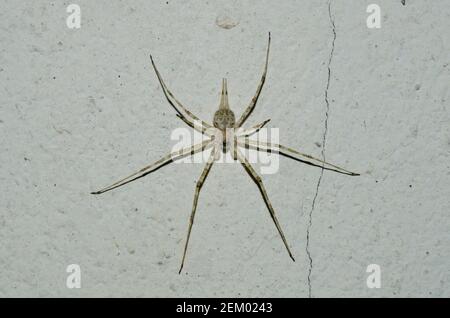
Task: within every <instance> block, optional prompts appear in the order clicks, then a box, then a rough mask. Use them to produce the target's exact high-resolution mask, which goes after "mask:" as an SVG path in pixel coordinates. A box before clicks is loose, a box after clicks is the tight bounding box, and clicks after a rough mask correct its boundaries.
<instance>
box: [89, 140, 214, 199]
mask: <svg viewBox="0 0 450 318" xmlns="http://www.w3.org/2000/svg"><path fill="white" fill-rule="evenodd" d="M211 145H212V141H211V140H205V141H203V142H202V143H198V144H196V145H193V146H191V147H186V148H183V149H181V150H178V151H174V152H172V153H170V154H168V155H166V156H164V157H162V158H161V159H159V160H158V161H156V162H154V163H152V164H150V165H148V166H146V167H144V168H142V169H140V170H139V171H137V172H135V173H133V174H131V175H129V176H128V177H125V178H123V179H120V180H119V181H117V182H114V183H113V184H111V185H109V186H107V187H105V188H103V189H101V190H99V191H94V192H91V194H102V193H105V192H108V191H110V190H112V189H115V188H118V187H121V186H123V185H125V184H127V183H130V182H132V181H135V180H137V179H140V178H142V177H145V176H146V175H148V174H150V173H152V172H154V171H156V170H158V169H159V168H162V167H164V166H166V165H168V164H170V163H172V162H174V161H176V160H178V159H181V158H184V157H187V156H191V155H194V154H196V153H198V152H200V151H203V150H205V149H207V148H208V147H211Z"/></svg>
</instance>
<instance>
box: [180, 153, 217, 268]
mask: <svg viewBox="0 0 450 318" xmlns="http://www.w3.org/2000/svg"><path fill="white" fill-rule="evenodd" d="M217 152H219V155H220V148H217V147H213V149H212V152H211V154H210V156H209V158H208V161H207V163H206V166H205V168H203V172H202V174H201V176H200V178H199V179H198V181H197V184H196V185H195V194H194V202H193V203H192V212H191V217H190V218H189V227H188V232H187V237H186V243H185V245H184V251H183V259H182V260H181V266H180V270H179V271H178V274H180V273H181V270H182V269H183V266H184V260H185V259H186V251H187V247H188V245H189V238H190V237H191V230H192V225H193V224H194V218H195V212H196V211H197V203H198V197H199V195H200V190H201V189H202V187H203V183H204V182H205V180H206V177H207V176H208V173H209V171H210V170H211V168H212V165H213V163H214V161H215V160H216V159H215V156H216V153H217Z"/></svg>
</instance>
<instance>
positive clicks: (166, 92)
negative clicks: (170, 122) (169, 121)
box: [150, 55, 212, 132]
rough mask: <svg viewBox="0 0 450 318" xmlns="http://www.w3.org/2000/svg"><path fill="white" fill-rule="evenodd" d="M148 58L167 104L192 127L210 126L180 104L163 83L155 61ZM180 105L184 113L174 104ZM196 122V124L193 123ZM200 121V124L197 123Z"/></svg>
mask: <svg viewBox="0 0 450 318" xmlns="http://www.w3.org/2000/svg"><path fill="white" fill-rule="evenodd" d="M150 60H151V61H152V65H153V69H154V70H155V73H156V76H157V77H158V80H159V83H160V84H161V88H162V90H163V93H164V96H166V99H167V101H168V102H169V104H170V105H171V106H172V107H173V108H174V109H175V111H176V112H177V113H178V115H179V117H180V118H181V119H183V121H184V122H185V123H188V125H189V126H191V127H192V128H194V129H196V130H198V131H200V132H204V131H205V130H206V129H207V128H211V127H212V126H211V125H210V124H208V123H206V122H204V121H202V120H200V119H199V118H198V117H197V116H195V115H194V114H193V113H191V112H190V111H189V110H188V109H187V108H186V107H184V106H183V104H181V103H180V102H179V101H178V99H176V98H175V96H174V95H173V94H172V92H171V91H170V90H169V89H168V88H167V86H166V84H165V83H164V80H163V79H162V77H161V74H160V73H159V71H158V69H157V68H156V65H155V62H154V61H153V57H152V56H151V55H150ZM174 101H175V103H176V104H177V105H178V107H180V108H181V109H182V110H183V111H184V112H185V113H186V114H187V116H186V115H185V114H183V113H182V112H181V111H180V109H178V107H177V106H176V105H175V103H174ZM195 122H197V124H196V123H195ZM199 123H200V124H199ZM199 126H200V127H199Z"/></svg>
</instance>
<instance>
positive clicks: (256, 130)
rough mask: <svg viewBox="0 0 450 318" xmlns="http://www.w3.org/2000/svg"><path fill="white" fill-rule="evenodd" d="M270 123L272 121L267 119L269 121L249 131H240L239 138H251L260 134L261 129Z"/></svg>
mask: <svg viewBox="0 0 450 318" xmlns="http://www.w3.org/2000/svg"><path fill="white" fill-rule="evenodd" d="M269 121H270V119H267V120H265V121H263V122H262V123H259V124H258V125H255V126H253V127H251V128H249V129H246V130H243V131H240V132H238V134H237V137H250V136H251V135H253V134H256V133H258V132H259V131H260V130H261V128H263V127H264V126H265V125H266V124H267V123H268V122H269Z"/></svg>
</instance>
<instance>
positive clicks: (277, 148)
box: [238, 140, 359, 176]
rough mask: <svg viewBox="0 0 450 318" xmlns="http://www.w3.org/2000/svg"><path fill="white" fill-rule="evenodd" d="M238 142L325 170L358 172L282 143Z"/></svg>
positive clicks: (349, 173) (352, 173)
mask: <svg viewBox="0 0 450 318" xmlns="http://www.w3.org/2000/svg"><path fill="white" fill-rule="evenodd" d="M238 144H239V145H240V146H241V147H245V148H250V149H255V150H257V151H265V152H270V153H277V154H280V155H283V156H285V157H288V158H290V159H294V160H297V161H300V162H302V163H305V164H307V165H311V166H315V167H319V168H323V169H325V170H330V171H334V172H338V173H342V174H346V175H349V176H359V173H355V172H351V171H348V170H346V169H344V168H341V167H338V166H336V165H334V164H331V163H329V162H326V161H323V160H321V159H318V158H315V157H313V156H311V155H308V154H305V153H301V152H299V151H297V150H294V149H291V148H288V147H286V146H283V145H279V144H272V143H266V142H261V141H259V142H255V141H253V140H246V141H245V142H238Z"/></svg>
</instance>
